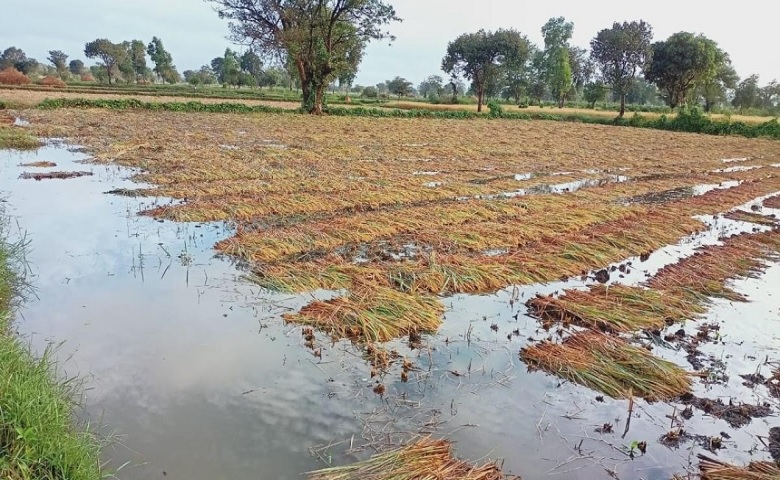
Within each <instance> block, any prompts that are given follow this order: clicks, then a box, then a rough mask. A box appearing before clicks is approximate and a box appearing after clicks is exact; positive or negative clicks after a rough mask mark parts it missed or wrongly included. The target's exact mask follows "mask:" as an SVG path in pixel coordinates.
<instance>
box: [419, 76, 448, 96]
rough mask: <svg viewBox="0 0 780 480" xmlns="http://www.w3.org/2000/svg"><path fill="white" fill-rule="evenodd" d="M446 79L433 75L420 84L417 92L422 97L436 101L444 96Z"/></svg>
mask: <svg viewBox="0 0 780 480" xmlns="http://www.w3.org/2000/svg"><path fill="white" fill-rule="evenodd" d="M443 84H444V79H443V78H441V77H440V76H439V75H431V76H429V77H428V78H426V79H425V80H423V81H422V82H421V83H420V86H419V87H417V91H418V92H419V93H420V96H421V97H425V98H430V99H436V98H439V96H440V95H441V94H442V91H443V90H444V86H443Z"/></svg>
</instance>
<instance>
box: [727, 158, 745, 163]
mask: <svg viewBox="0 0 780 480" xmlns="http://www.w3.org/2000/svg"><path fill="white" fill-rule="evenodd" d="M748 160H750V158H748V157H738V158H724V159H723V160H721V162H723V163H738V162H747V161H748Z"/></svg>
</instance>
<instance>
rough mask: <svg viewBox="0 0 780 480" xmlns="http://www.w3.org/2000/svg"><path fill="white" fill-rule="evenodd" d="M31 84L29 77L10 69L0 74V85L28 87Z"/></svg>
mask: <svg viewBox="0 0 780 480" xmlns="http://www.w3.org/2000/svg"><path fill="white" fill-rule="evenodd" d="M31 82H32V80H30V77H28V76H27V75H25V74H23V73H22V72H20V71H19V70H17V69H15V68H12V67H8V68H6V69H5V70H3V71H2V72H0V84H2V85H28V84H30V83H31Z"/></svg>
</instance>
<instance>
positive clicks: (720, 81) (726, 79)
mask: <svg viewBox="0 0 780 480" xmlns="http://www.w3.org/2000/svg"><path fill="white" fill-rule="evenodd" d="M738 83H739V75H737V71H736V70H734V67H733V66H732V65H731V60H729V59H728V58H727V59H726V61H725V62H723V63H722V64H721V65H720V66H719V67H718V71H717V73H716V74H715V75H714V76H711V77H708V78H706V79H704V81H702V82H701V83H700V84H699V85H697V88H696V91H697V93H698V95H699V96H700V97H701V99H702V101H704V110H705V111H707V112H709V111H711V110H712V108H713V107H715V106H716V105H719V104H723V103H725V102H727V101H728V99H729V94H730V92H732V91H734V90H735V89H736V88H737V84H738Z"/></svg>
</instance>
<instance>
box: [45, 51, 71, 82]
mask: <svg viewBox="0 0 780 480" xmlns="http://www.w3.org/2000/svg"><path fill="white" fill-rule="evenodd" d="M48 60H49V62H51V64H52V65H54V68H56V69H57V75H59V76H60V77H64V76H66V75H67V74H68V55H67V54H66V53H65V52H63V51H62V50H50V51H49V57H48Z"/></svg>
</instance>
